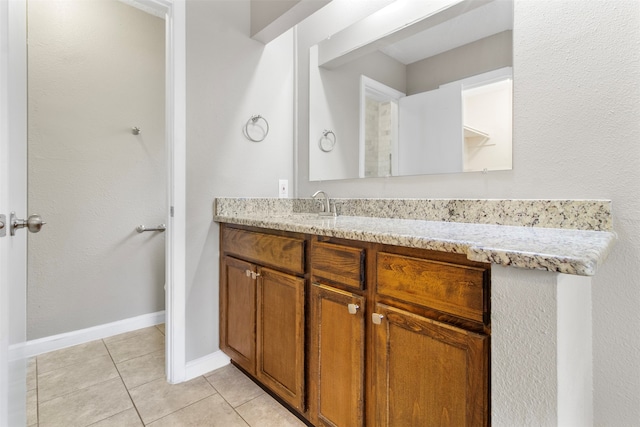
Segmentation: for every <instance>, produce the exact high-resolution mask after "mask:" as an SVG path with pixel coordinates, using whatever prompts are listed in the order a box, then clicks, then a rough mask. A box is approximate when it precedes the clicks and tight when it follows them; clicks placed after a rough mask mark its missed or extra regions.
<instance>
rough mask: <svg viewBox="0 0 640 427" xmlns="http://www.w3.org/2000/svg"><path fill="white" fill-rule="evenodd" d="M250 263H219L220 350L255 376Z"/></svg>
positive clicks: (253, 287)
mask: <svg viewBox="0 0 640 427" xmlns="http://www.w3.org/2000/svg"><path fill="white" fill-rule="evenodd" d="M247 272H250V273H251V272H253V273H254V274H255V273H256V268H255V266H254V265H253V264H250V263H248V262H246V261H242V260H239V259H236V258H232V257H229V256H227V257H225V258H224V260H223V263H222V273H221V275H220V276H221V279H222V280H221V286H220V290H221V293H220V296H221V304H220V312H221V318H223V319H224V322H222V323H220V341H221V348H222V350H223V351H224V352H225V353H227V355H228V356H229V357H230V358H232V359H233V361H234V362H236V363H237V364H238V365H240V366H241V367H242V368H243V369H244V370H245V371H247V372H249V373H250V374H254V375H255V373H256V285H255V280H254V279H253V278H252V275H251V274H247Z"/></svg>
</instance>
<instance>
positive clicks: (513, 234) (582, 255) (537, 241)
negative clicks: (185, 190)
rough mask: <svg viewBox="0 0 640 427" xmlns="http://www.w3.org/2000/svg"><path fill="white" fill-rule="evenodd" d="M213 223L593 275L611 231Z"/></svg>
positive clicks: (443, 224) (293, 220) (321, 220)
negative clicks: (335, 238)
mask: <svg viewBox="0 0 640 427" xmlns="http://www.w3.org/2000/svg"><path fill="white" fill-rule="evenodd" d="M214 220H215V221H217V222H223V223H230V224H241V225H247V226H254V227H261V228H268V229H275V230H284V231H292V232H299V233H308V234H314V235H320V236H331V237H338V238H343V239H352V240H361V241H366V242H376V243H383V244H389V245H398V246H406V247H412V248H423V249H431V250H437V251H445V252H452V253H459V254H466V256H467V258H468V259H470V260H473V261H481V262H490V263H493V264H498V265H504V266H511V267H517V268H527V269H539V270H546V271H552V272H559V273H566V274H576V275H582V276H593V275H594V274H595V273H596V271H597V269H598V267H599V266H600V265H601V264H602V262H603V261H604V260H605V258H606V257H607V255H608V253H609V250H610V249H611V247H612V246H613V243H614V241H615V240H616V234H615V233H614V232H612V231H592V230H579V229H560V228H545V227H531V226H513V225H496V224H477V223H460V222H450V221H429V220H419V219H399V218H374V217H366V216H346V215H341V216H337V217H322V216H319V215H317V214H310V213H293V212H288V213H287V212H284V213H283V212H279V213H273V214H269V213H267V214H265V213H264V211H263V212H255V211H247V212H233V213H230V212H223V213H220V212H219V211H218V210H216V214H215V215H214Z"/></svg>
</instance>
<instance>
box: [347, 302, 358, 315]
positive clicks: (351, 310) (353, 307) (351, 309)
mask: <svg viewBox="0 0 640 427" xmlns="http://www.w3.org/2000/svg"><path fill="white" fill-rule="evenodd" d="M347 308H348V309H349V314H356V313H357V312H358V309H359V308H360V306H359V305H358V304H348V305H347Z"/></svg>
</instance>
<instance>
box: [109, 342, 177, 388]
mask: <svg viewBox="0 0 640 427" xmlns="http://www.w3.org/2000/svg"><path fill="white" fill-rule="evenodd" d="M116 366H117V368H118V371H119V372H120V376H121V377H122V380H123V381H124V385H125V386H126V387H127V388H128V389H132V388H134V387H138V386H139V385H142V384H146V383H148V382H151V381H153V380H157V379H158V378H165V375H164V350H161V351H156V352H155V353H151V354H147V355H144V356H140V357H136V358H135V359H129V360H127V361H124V362H120V363H118V364H117V365H116Z"/></svg>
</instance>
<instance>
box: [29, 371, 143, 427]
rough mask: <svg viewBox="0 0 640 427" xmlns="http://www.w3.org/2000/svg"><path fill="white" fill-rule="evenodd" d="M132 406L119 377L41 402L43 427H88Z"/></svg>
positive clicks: (41, 424)
mask: <svg viewBox="0 0 640 427" xmlns="http://www.w3.org/2000/svg"><path fill="white" fill-rule="evenodd" d="M131 407H133V404H132V402H131V399H130V398H129V394H128V393H127V390H126V389H125V388H124V384H123V383H122V380H121V379H120V378H116V379H113V380H109V381H106V382H103V383H100V384H96V385H94V386H91V387H87V388H85V389H82V390H78V391H76V392H73V393H69V394H66V395H64V396H61V397H58V398H56V399H52V400H49V401H47V402H39V405H38V412H39V421H40V424H39V425H40V427H47V426H60V427H61V426H64V427H74V426H87V425H90V424H92V423H95V422H97V421H100V420H104V419H105V418H109V417H111V416H113V415H116V414H119V413H120V412H122V411H125V410H127V409H129V408H131Z"/></svg>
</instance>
